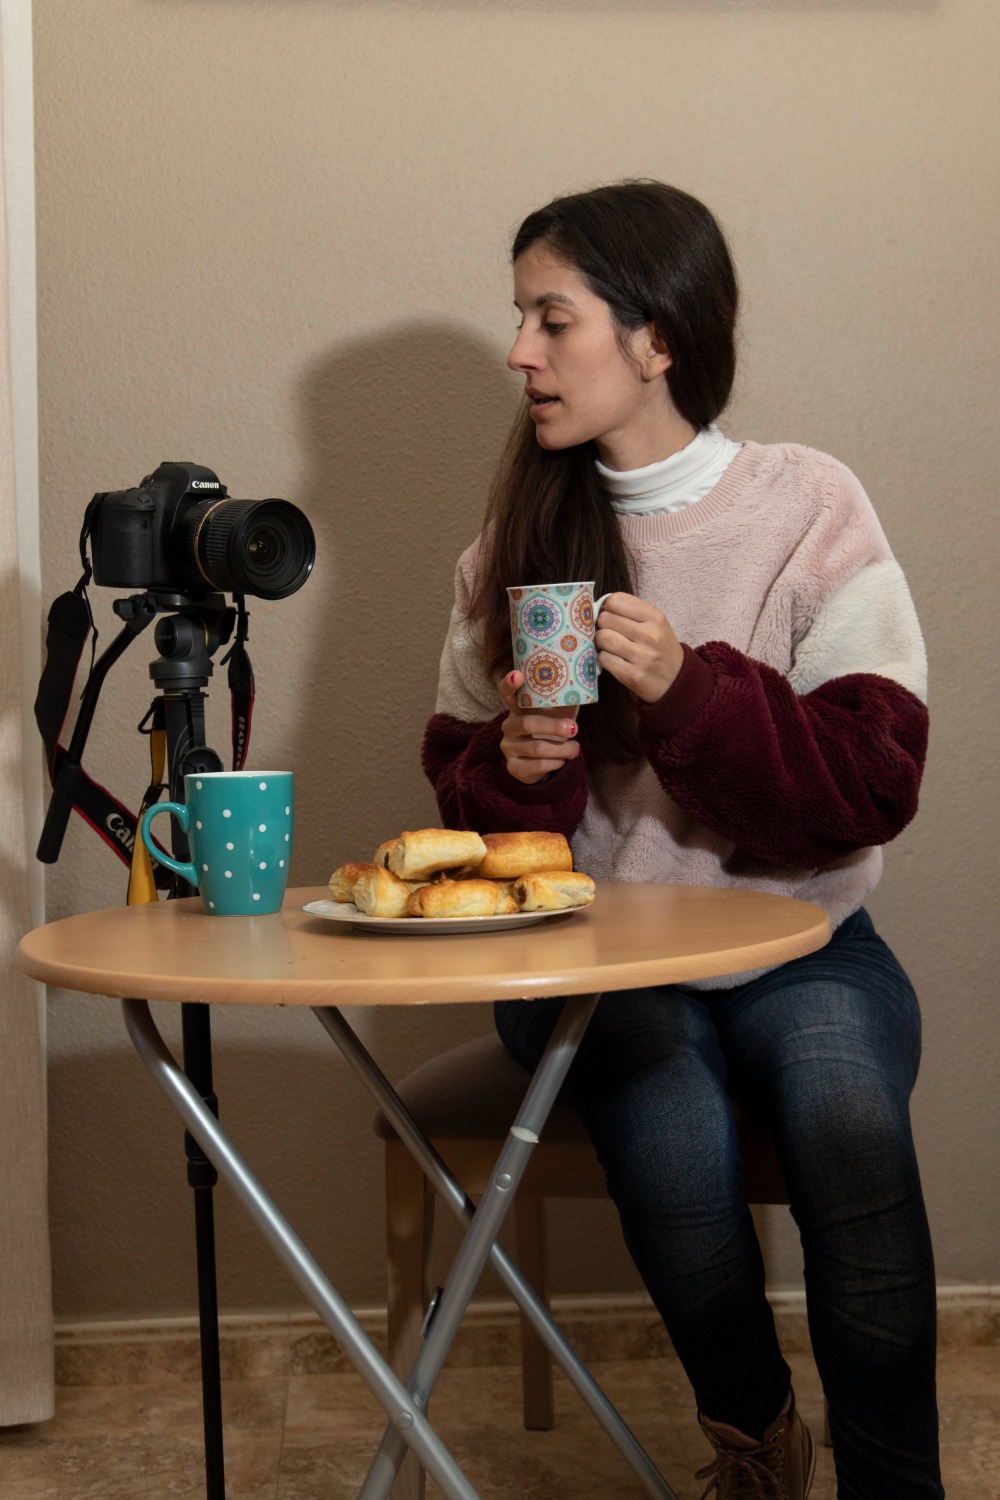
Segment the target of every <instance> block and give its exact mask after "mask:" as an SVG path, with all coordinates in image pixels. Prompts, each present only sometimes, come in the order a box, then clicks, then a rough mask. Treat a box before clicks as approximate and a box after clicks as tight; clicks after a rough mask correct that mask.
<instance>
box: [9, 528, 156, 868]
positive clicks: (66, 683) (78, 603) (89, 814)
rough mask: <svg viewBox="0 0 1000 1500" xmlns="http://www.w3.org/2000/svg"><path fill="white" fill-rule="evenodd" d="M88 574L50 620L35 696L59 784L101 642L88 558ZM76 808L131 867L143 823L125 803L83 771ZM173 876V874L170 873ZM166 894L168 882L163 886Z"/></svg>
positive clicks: (64, 596) (47, 751)
mask: <svg viewBox="0 0 1000 1500" xmlns="http://www.w3.org/2000/svg"><path fill="white" fill-rule="evenodd" d="M84 564H85V566H84V572H83V576H82V577H81V578H80V581H79V582H78V583H77V585H76V587H75V588H74V589H72V590H71V591H70V592H68V593H65V594H60V595H59V597H58V599H56V600H55V601H54V602H53V604H52V608H51V609H50V610H49V616H48V632H47V635H46V640H45V666H44V667H43V669H42V675H41V678H40V679H39V683H38V693H37V695H36V697H35V722H36V724H37V725H38V730H39V733H40V734H41V737H42V743H43V744H44V746H45V764H46V767H47V769H48V773H49V780H50V781H51V782H52V783H53V785H54V784H55V781H56V777H57V776H58V774H59V767H60V766H61V765H62V762H63V760H64V759H65V757H66V749H65V746H63V745H62V744H61V743H60V736H61V734H62V730H63V725H64V724H65V722H66V715H67V713H68V711H69V703H70V698H71V697H72V695H73V684H74V682H75V681H76V674H77V671H78V669H79V666H80V659H81V657H82V656H83V650H84V647H85V646H86V644H87V639H88V637H89V638H90V640H91V656H92V657H93V649H94V647H95V646H96V643H97V629H96V627H95V625H94V617H93V615H92V613H91V609H90V601H89V600H88V598H87V584H88V583H89V582H90V564H89V563H88V562H87V561H86V558H84ZM73 806H74V808H75V809H76V811H77V812H78V813H79V814H80V816H81V818H83V820H84V822H85V823H89V825H90V827H91V828H93V830H94V832H95V833H97V834H98V835H99V836H100V837H101V838H102V839H103V840H104V842H105V843H106V844H107V846H108V848H109V849H112V850H113V851H114V853H115V854H117V856H118V858H119V859H120V860H121V861H122V863H123V864H126V865H130V864H131V861H132V851H133V849H134V847H135V843H136V828H137V820H136V817H135V814H134V813H132V812H130V811H129V809H128V808H127V807H126V806H125V804H124V803H123V802H119V800H118V798H117V797H115V796H114V795H113V794H112V793H111V792H109V791H108V789H107V787H104V786H102V785H101V784H100V782H97V781H95V780H94V779H93V777H92V776H88V775H87V773H86V771H83V772H82V774H81V775H80V777H79V780H78V782H77V785H76V788H75V793H74V797H73ZM164 873H165V874H166V875H167V876H168V877H169V872H164ZM158 883H159V884H160V886H161V888H162V889H164V890H165V889H166V887H167V884H168V879H164V880H162V881H160V882H158Z"/></svg>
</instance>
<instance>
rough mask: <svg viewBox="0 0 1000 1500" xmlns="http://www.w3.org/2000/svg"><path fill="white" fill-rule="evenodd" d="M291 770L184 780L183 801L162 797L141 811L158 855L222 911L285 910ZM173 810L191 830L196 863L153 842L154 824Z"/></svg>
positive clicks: (145, 833) (149, 844)
mask: <svg viewBox="0 0 1000 1500" xmlns="http://www.w3.org/2000/svg"><path fill="white" fill-rule="evenodd" d="M292 782H293V776H292V772H291V771H213V772H208V773H204V772H202V773H198V774H196V775H192V776H185V778H184V801H183V802H158V803H157V804H156V806H155V807H151V808H150V809H149V811H148V812H146V813H145V814H144V815H143V819H142V841H143V843H144V844H145V845H146V848H147V849H148V850H149V852H150V854H151V855H152V857H153V858H154V859H155V860H157V861H158V862H159V863H160V864H161V865H166V867H167V869H168V870H173V871H174V873H175V874H177V875H180V876H182V877H183V879H184V880H186V881H188V883H189V884H190V885H193V886H197V888H198V890H199V891H200V893H201V899H202V903H203V904H204V907H205V910H206V911H207V912H208V913H209V914H210V915H211V916H216V917H255V916H264V915H266V914H267V913H268V912H275V911H279V910H280V908H281V903H282V900H283V899H284V895H285V886H286V884H287V882H288V864H289V860H290V859H291V853H292V823H293V818H294V812H295V802H294V798H293V792H292ZM166 812H169V813H172V814H173V815H174V817H175V818H176V819H177V821H178V823H179V824H180V825H181V827H182V828H183V830H184V832H185V833H186V834H187V836H188V843H189V845H190V848H191V861H190V863H185V862H184V861H183V860H177V859H172V858H171V856H170V855H168V854H164V852H163V850H162V849H160V848H159V846H158V845H157V844H155V843H154V842H153V838H152V835H151V833H150V831H149V830H150V824H151V823H152V821H153V819H154V818H155V817H157V816H158V815H159V814H160V813H166Z"/></svg>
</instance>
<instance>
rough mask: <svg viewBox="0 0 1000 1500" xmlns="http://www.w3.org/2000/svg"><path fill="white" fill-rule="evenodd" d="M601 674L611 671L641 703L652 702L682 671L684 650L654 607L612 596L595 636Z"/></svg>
mask: <svg viewBox="0 0 1000 1500" xmlns="http://www.w3.org/2000/svg"><path fill="white" fill-rule="evenodd" d="M594 644H595V645H596V646H597V652H598V655H597V659H598V661H599V663H600V666H601V670H602V672H610V673H611V675H612V677H617V679H618V681H619V682H620V683H622V685H623V686H624V687H627V688H630V689H631V691H632V692H633V693H635V695H636V697H637V698H641V699H642V700H643V702H644V703H655V702H656V701H657V700H658V699H659V698H662V697H663V695H664V693H665V692H666V691H667V688H668V687H669V686H670V685H671V683H672V682H673V680H674V678H675V677H676V676H677V674H678V672H679V671H680V669H681V663H682V662H683V660H684V650H683V647H682V646H681V643H680V641H679V640H678V639H677V637H676V635H675V634H674V631H673V626H672V625H671V624H670V621H669V620H668V619H667V617H666V615H664V614H662V613H661V612H660V610H658V609H657V608H656V607H655V605H652V604H647V603H646V601H645V599H637V598H636V597H635V595H634V594H611V595H610V596H609V598H608V599H607V600H605V603H604V605H603V607H602V609H601V613H600V614H599V615H598V617H597V633H596V635H595V637H594Z"/></svg>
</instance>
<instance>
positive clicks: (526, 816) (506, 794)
mask: <svg viewBox="0 0 1000 1500" xmlns="http://www.w3.org/2000/svg"><path fill="white" fill-rule="evenodd" d="M504 717H505V716H504V715H503V714H498V715H497V717H496V718H495V719H490V721H489V722H488V723H486V724H470V723H466V722H465V721H464V720H462V719H455V718H452V717H451V715H450V714H434V716H433V717H432V718H431V719H430V721H429V723H428V725H427V728H426V730H425V731H424V742H423V745H422V747H421V752H420V759H421V763H422V765H423V768H424V773H425V775H426V776H427V778H428V780H429V781H430V783H431V785H432V786H433V788H434V794H435V796H436V797H437V804H438V808H439V809H440V812H441V818H442V820H443V822H444V825H445V827H446V828H474V829H475V830H476V831H477V832H478V833H520V832H522V831H523V832H528V831H529V830H533V829H543V830H546V831H550V832H553V833H563V834H565V835H566V837H567V838H570V837H571V836H572V835H573V833H574V832H575V831H576V826H577V824H578V823H579V821H580V819H581V818H582V816H583V810H584V808H585V807H586V805H587V780H586V774H585V772H584V769H583V756H582V755H578V756H575V757H574V759H573V760H570V761H567V762H566V764H565V765H564V766H563V767H562V769H561V770H559V771H556V772H554V773H553V775H551V776H548V777H546V779H545V780H544V781H540V782H536V783H535V785H534V786H525V785H524V783H523V782H521V781H516V780H515V779H514V777H513V776H511V775H510V773H509V772H508V770H507V764H506V761H505V760H504V758H503V756H502V754H501V753H500V734H501V728H502V725H503V720H504Z"/></svg>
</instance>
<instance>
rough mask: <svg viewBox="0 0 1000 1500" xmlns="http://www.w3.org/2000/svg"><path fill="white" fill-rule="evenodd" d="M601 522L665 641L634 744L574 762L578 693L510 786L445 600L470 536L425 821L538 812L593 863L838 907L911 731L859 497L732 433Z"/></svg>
mask: <svg viewBox="0 0 1000 1500" xmlns="http://www.w3.org/2000/svg"><path fill="white" fill-rule="evenodd" d="M619 524H620V526H621V529H622V533H623V536H624V538H625V540H626V542H627V543H628V546H629V549H630V551H631V553H632V556H633V560H634V566H635V578H636V584H635V592H636V593H637V594H638V595H639V596H640V597H641V598H643V599H647V600H649V601H650V602H651V603H653V604H655V605H657V606H658V608H660V609H662V610H663V612H664V614H666V616H667V617H668V619H669V620H670V622H671V624H672V625H673V627H674V630H675V631H676V632H677V635H678V636H679V638H680V639H681V641H682V642H683V643H684V646H685V651H684V665H683V667H682V669H681V672H680V674H679V676H678V678H677V679H676V681H675V682H674V683H673V684H672V686H671V687H670V688H669V689H668V691H667V692H666V693H665V694H664V696H663V697H662V698H661V699H660V700H659V702H658V703H653V704H642V705H640V708H639V722H640V735H641V741H642V750H643V754H642V756H641V757H640V758H638V759H637V760H635V761H633V762H631V763H629V764H627V765H623V766H600V767H595V768H588V766H587V763H586V713H587V710H586V709H585V708H584V709H583V710H582V712H581V721H580V744H581V747H582V754H581V755H580V756H579V757H578V759H576V760H574V761H571V762H568V763H567V765H566V766H565V767H564V768H563V769H562V770H560V771H559V772H557V773H556V774H555V775H554V776H551V777H549V778H548V779H547V780H546V781H544V782H542V783H540V784H538V785H535V786H531V787H526V786H524V785H522V784H521V783H520V782H517V781H515V780H514V778H513V777H511V776H510V775H509V773H508V772H507V769H506V764H505V762H504V760H503V758H502V756H501V754H500V749H499V742H500V726H501V724H502V722H503V718H504V714H503V712H502V711H500V710H501V704H500V699H499V696H498V694H497V690H496V685H495V683H494V682H493V681H492V680H491V679H490V678H489V677H488V676H487V674H486V671H485V667H484V663H483V661H482V656H481V653H480V652H479V650H478V649H477V647H476V645H475V642H474V641H473V639H472V637H471V635H470V632H469V626H468V622H467V619H466V610H467V606H468V600H469V597H470V590H471V582H472V578H473V574H474V570H475V564H476V557H477V553H478V548H479V541H478V539H477V541H476V542H475V543H473V545H472V546H471V547H470V548H469V549H468V550H467V551H466V552H464V553H463V554H462V557H461V558H460V559H459V562H458V566H457V569H456V601H455V607H454V610H453V612H452V618H451V623H450V626H449V631H448V636H447V639H446V641H445V645H444V650H443V652H442V656H441V671H440V681H439V690H438V700H437V705H436V712H435V714H434V716H433V717H432V718H431V720H430V722H429V724H428V726H427V731H426V735H425V738H424V746H423V764H424V769H425V771H426V773H427V775H428V776H429V777H430V780H431V782H432V783H433V785H434V788H435V791H436V794H437V798H438V804H439V807H440V810H441V816H442V819H443V821H444V822H445V824H447V825H449V826H453V827H456V826H457V827H468V828H476V829H478V830H479V831H480V832H488V831H501V830H504V829H520V828H531V827H538V828H556V829H560V830H561V831H562V832H564V833H565V834H566V835H567V837H569V838H570V839H571V842H572V845H573V853H574V858H575V861H576V864H577V868H579V869H581V870H586V871H587V872H588V873H589V874H591V875H593V876H595V877H596V878H597V879H614V880H643V881H677V882H680V883H683V884H697V885H722V886H744V887H749V888H751V889H754V890H762V891H775V892H779V893H782V894H786V895H795V896H800V897H802V898H804V899H806V900H810V901H815V902H816V903H817V904H818V905H820V906H822V907H824V908H825V909H826V911H827V912H828V913H829V915H830V917H831V919H832V921H833V922H834V924H837V923H839V922H841V921H842V920H843V919H844V918H845V917H846V916H848V915H849V914H850V913H851V912H853V911H855V910H856V909H857V908H858V907H859V906H860V905H861V903H862V902H863V901H864V899H865V897H866V896H867V895H868V893H869V892H870V891H871V890H872V888H873V887H874V885H875V884H876V881H877V880H878V877H879V874H880V873H881V868H882V856H881V850H880V848H879V847H878V846H880V845H882V844H884V843H886V842H887V841H888V840H889V839H891V838H893V837H895V835H896V834H897V833H898V832H899V831H900V830H901V829H902V828H903V827H905V825H906V824H907V823H908V822H909V820H910V819H911V818H912V817H913V815H914V813H915V811H916V806H917V794H918V789H919V784H920V776H921V771H922V768H923V760H924V755H925V750H926V736H927V711H926V708H925V706H924V700H925V697H926V659H925V654H924V647H923V641H922V638H921V634H920V627H919V625H918V622H917V618H916V613H915V611H914V608H913V603H912V600H911V597H910V593H909V589H908V588H907V585H906V581H905V579H904V577H903V574H902V571H901V569H900V567H899V565H898V563H897V562H896V561H895V559H894V558H893V556H892V552H891V551H890V548H889V544H888V542H887V541H886V538H885V536H884V534H883V532H882V528H881V526H880V525H879V522H878V519H877V517H876V515H875V512H874V510H873V509H872V506H871V503H870V501H869V500H868V497H867V496H866V494H865V492H864V490H863V489H862V487H861V485H860V484H859V482H858V480H857V479H856V478H855V477H854V475H853V474H851V472H850V471H849V470H848V469H846V468H845V467H844V466H843V465H842V464H840V463H838V462H837V461H836V460H834V459H832V458H830V457H828V456H827V455H825V454H822V453H817V452H815V451H813V450H811V449H808V448H802V447H798V446H794V445H791V444H776V445H772V446H766V447H765V446H761V445H760V444H757V443H746V444H745V445H744V446H743V448H742V450H741V452H740V453H739V455H738V456H737V457H736V458H735V459H734V460H733V462H732V463H731V465H730V466H729V468H728V469H727V470H726V472H725V474H724V475H723V477H722V479H721V480H720V481H719V482H718V484H716V486H715V488H714V489H712V490H711V491H710V492H709V493H708V494H707V495H706V496H705V497H704V498H703V499H701V500H699V501H698V502H697V503H696V504H694V505H691V506H689V507H687V508H686V509H684V510H681V511H677V512H673V513H667V514H659V515H647V516H628V515H626V516H621V517H619ZM502 581H503V582H507V581H508V580H502Z"/></svg>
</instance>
